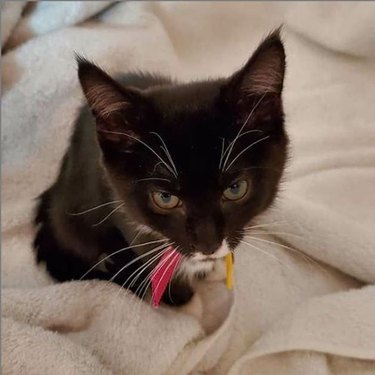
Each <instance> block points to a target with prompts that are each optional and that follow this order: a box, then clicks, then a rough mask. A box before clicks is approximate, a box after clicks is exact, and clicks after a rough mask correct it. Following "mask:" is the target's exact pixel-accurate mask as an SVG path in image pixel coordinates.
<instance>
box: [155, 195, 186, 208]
mask: <svg viewBox="0 0 375 375" xmlns="http://www.w3.org/2000/svg"><path fill="white" fill-rule="evenodd" d="M151 199H152V202H153V203H154V204H155V205H156V206H157V207H159V208H163V209H172V208H176V207H178V206H180V205H181V201H180V199H179V198H178V197H176V196H175V195H172V194H170V193H167V192H166V191H154V192H152V193H151Z"/></svg>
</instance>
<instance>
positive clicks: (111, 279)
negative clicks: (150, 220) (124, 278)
mask: <svg viewBox="0 0 375 375" xmlns="http://www.w3.org/2000/svg"><path fill="white" fill-rule="evenodd" d="M163 246H164V244H163V245H161V246H158V247H157V248H154V249H152V250H150V251H147V252H146V253H144V254H141V255H139V256H138V257H136V258H135V259H133V260H132V261H130V262H129V263H126V264H125V266H124V267H122V268H121V269H120V270H119V271H118V272H116V273H115V275H114V276H112V277H111V278H110V279H109V281H113V280H114V279H115V278H116V277H117V276H118V275H119V274H120V273H121V272H122V271H123V270H125V269H126V268H128V267H129V266H131V265H132V264H134V263H135V262H137V261H139V260H140V259H143V258H145V257H146V256H149V255H150V254H153V253H155V252H156V251H159V250H160V249H161V248H162V247H163Z"/></svg>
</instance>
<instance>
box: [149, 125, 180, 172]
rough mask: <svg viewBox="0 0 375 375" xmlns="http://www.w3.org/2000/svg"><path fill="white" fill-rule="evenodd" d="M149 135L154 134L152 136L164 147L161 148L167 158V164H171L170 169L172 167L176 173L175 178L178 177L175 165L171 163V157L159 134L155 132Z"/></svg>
mask: <svg viewBox="0 0 375 375" xmlns="http://www.w3.org/2000/svg"><path fill="white" fill-rule="evenodd" d="M150 134H154V135H156V136H157V137H158V138H159V139H160V141H161V143H163V146H164V147H162V150H163V151H164V153H165V155H166V156H167V158H168V160H169V162H170V163H171V165H172V167H173V169H174V172H175V173H176V176H178V173H177V168H176V165H175V164H174V162H173V159H172V156H171V154H170V153H169V151H168V147H167V145H166V144H165V142H164V140H163V138H162V137H161V135H160V134H158V133H156V132H150Z"/></svg>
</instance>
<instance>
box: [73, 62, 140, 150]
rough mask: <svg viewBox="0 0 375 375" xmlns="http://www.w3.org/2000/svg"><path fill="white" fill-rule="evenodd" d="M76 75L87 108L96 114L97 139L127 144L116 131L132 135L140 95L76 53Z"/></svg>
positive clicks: (136, 129) (128, 141)
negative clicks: (87, 105)
mask: <svg viewBox="0 0 375 375" xmlns="http://www.w3.org/2000/svg"><path fill="white" fill-rule="evenodd" d="M76 59H77V63H78V78H79V81H80V83H81V87H82V90H83V93H84V94H85V97H86V99H87V102H88V104H89V106H90V108H91V111H92V113H93V115H94V117H95V118H96V124H97V131H98V136H99V138H100V139H99V141H100V140H105V141H111V142H116V143H123V144H125V143H126V144H130V143H132V140H131V138H129V137H128V138H127V140H125V139H126V138H125V136H124V135H123V136H121V134H120V133H124V132H126V133H129V134H132V136H134V137H136V132H138V131H139V130H140V129H139V124H138V123H137V122H139V121H137V120H139V114H140V113H142V110H141V109H140V108H139V107H140V105H141V103H142V102H143V96H142V95H141V93H140V92H138V91H137V90H135V89H131V88H126V87H124V86H122V85H120V84H119V83H118V82H116V81H115V80H114V79H113V78H112V77H110V76H109V75H108V74H107V73H106V72H105V71H104V70H102V69H101V68H99V67H98V66H96V65H95V64H93V63H91V62H90V61H88V60H86V59H84V58H82V57H80V56H77V57H76Z"/></svg>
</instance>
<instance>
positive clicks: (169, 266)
mask: <svg viewBox="0 0 375 375" xmlns="http://www.w3.org/2000/svg"><path fill="white" fill-rule="evenodd" d="M171 257H173V258H172V259H171V262H170V264H169V265H168V266H167V267H166V269H165V270H164V272H163V274H162V275H161V278H160V280H159V282H158V283H157V285H156V288H155V291H156V290H157V289H158V288H159V285H160V283H161V281H162V280H163V279H164V276H165V274H166V273H167V271H168V270H169V269H170V268H171V266H172V264H173V262H174V261H175V260H176V259H177V258H178V257H179V254H173V253H171V254H169V256H168V257H167V258H166V259H165V262H163V266H164V264H165V263H167V262H168V261H169V259H170V258H171ZM161 267H162V265H160V268H161ZM160 268H159V269H160ZM154 295H155V293H152V296H151V303H152V300H153V299H154Z"/></svg>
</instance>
